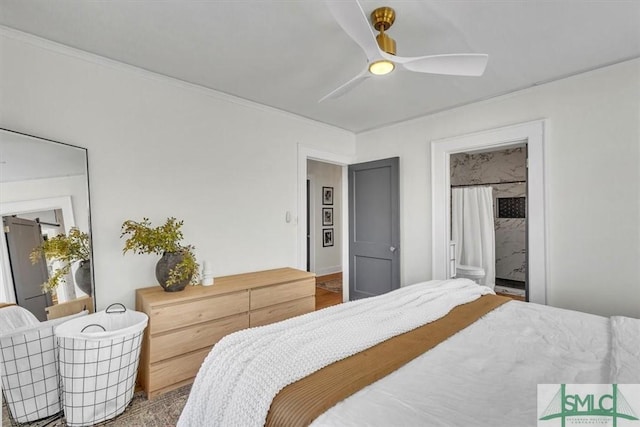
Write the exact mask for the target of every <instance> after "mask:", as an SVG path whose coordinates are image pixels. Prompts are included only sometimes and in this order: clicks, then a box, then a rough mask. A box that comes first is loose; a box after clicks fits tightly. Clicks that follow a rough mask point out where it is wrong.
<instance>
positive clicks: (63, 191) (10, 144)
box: [0, 128, 95, 321]
mask: <svg viewBox="0 0 640 427" xmlns="http://www.w3.org/2000/svg"><path fill="white" fill-rule="evenodd" d="M0 216H1V217H2V233H1V234H2V236H0V305H4V304H17V305H19V306H22V307H24V308H25V309H27V310H29V311H30V312H31V313H33V314H34V315H35V316H36V317H37V318H38V320H41V321H44V320H47V318H49V319H51V318H55V317H60V316H62V315H67V314H72V313H74V312H77V311H79V310H81V309H82V308H84V307H86V308H87V309H89V310H92V309H93V305H94V300H93V295H95V292H94V289H95V288H94V281H93V273H92V269H91V246H90V235H91V230H90V225H91V220H90V210H89V182H88V171H87V150H86V149H85V148H80V147H76V146H72V145H68V144H63V143H60V142H56V141H51V140H47V139H43V138H37V137H34V136H31V135H25V134H22V133H18V132H13V131H10V130H8V129H1V128H0ZM76 229H77V230H76ZM78 233H86V238H85V236H84V235H83V236H82V239H81V240H83V241H86V243H87V247H86V249H84V250H83V251H81V252H83V253H84V254H85V255H83V256H82V258H88V259H87V260H85V261H76V260H75V259H74V260H73V262H71V263H70V269H69V271H68V272H66V271H65V269H64V267H65V265H66V264H67V263H65V262H64V260H61V259H60V258H56V257H55V256H54V255H51V254H50V253H47V254H45V253H44V252H42V251H40V253H41V256H40V258H38V257H36V256H34V255H32V253H33V252H34V249H36V248H39V247H40V248H42V247H43V246H42V245H43V244H44V243H45V242H49V243H50V244H51V246H53V244H52V242H53V243H55V242H58V243H55V246H56V248H57V249H58V252H60V251H61V252H63V256H64V252H65V251H67V252H68V248H67V249H65V248H66V247H65V246H64V244H59V242H63V241H64V240H65V239H63V238H64V237H71V236H76V237H77V236H78V235H79V234H78ZM60 273H64V274H60ZM52 278H54V280H51V279H52ZM44 283H47V284H48V287H49V290H46V291H45V289H47V287H43V284H44ZM52 284H54V285H55V286H51V285H52Z"/></svg>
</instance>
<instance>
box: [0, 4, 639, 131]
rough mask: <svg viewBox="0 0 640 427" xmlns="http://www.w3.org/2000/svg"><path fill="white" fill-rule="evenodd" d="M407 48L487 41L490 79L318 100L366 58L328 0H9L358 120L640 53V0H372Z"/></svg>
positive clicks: (221, 77)
mask: <svg viewBox="0 0 640 427" xmlns="http://www.w3.org/2000/svg"><path fill="white" fill-rule="evenodd" d="M361 3H362V5H363V9H364V10H365V12H367V13H369V12H371V11H372V10H373V9H374V8H376V7H378V6H383V5H388V6H392V7H393V8H394V9H395V10H396V13H397V17H396V22H395V24H394V26H393V27H392V28H391V29H390V30H389V35H391V36H392V37H393V38H394V39H395V40H396V42H397V45H398V48H397V53H398V55H402V56H419V55H430V54H442V53H486V54H489V63H488V66H487V69H486V71H485V74H484V75H483V76H482V77H449V76H437V75H427V74H419V73H409V72H401V71H397V72H394V73H392V74H391V75H389V76H385V77H382V78H376V79H373V78H372V79H368V80H366V81H365V82H364V83H362V84H361V85H360V86H358V87H356V88H355V89H354V90H353V91H351V92H349V93H347V94H346V95H344V96H342V97H340V98H337V99H334V100H328V101H324V102H322V103H318V102H317V101H318V100H319V99H320V98H321V97H322V96H324V95H326V94H327V93H329V92H330V91H332V90H333V89H335V88H336V87H338V86H339V85H341V84H342V83H344V82H346V81H347V80H349V79H350V78H351V77H353V76H354V75H356V74H357V73H359V72H360V70H362V69H363V68H364V66H365V63H366V58H365V55H364V53H363V52H362V51H361V50H360V48H359V47H358V46H357V45H356V43H355V42H353V41H352V40H351V39H350V38H349V37H348V36H347V35H346V34H345V33H344V32H343V31H342V29H341V28H340V27H339V26H338V24H337V23H336V21H335V20H334V19H333V17H332V15H331V13H330V12H329V10H328V8H327V6H326V4H325V3H324V2H322V1H316V0H314V1H310V0H307V1H292V0H279V1H277V0H260V1H258V0H255V1H249V0H242V1H230V0H229V1H212V0H209V1H206V0H199V1H191V0H181V1H180V0H166V1H156V0H136V1H132V0H93V1H87V0H56V1H52V0H0V24H3V25H6V26H8V27H11V28H14V29H17V30H21V31H24V32H27V33H31V34H34V35H37V36H40V37H43V38H45V39H49V40H53V41H56V42H58V43H62V44H65V45H68V46H72V47H75V48H78V49H81V50H84V51H87V52H91V53H95V54H98V55H101V56H104V57H107V58H110V59H114V60H117V61H120V62H124V63H126V64H130V65H134V66H137V67H140V68H144V69H147V70H150V71H154V72H156V73H160V74H164V75H167V76H171V77H175V78H177V79H180V80H184V81H187V82H190V83H195V84H198V85H202V86H205V87H208V88H211V89H215V90H218V91H221V92H225V93H228V94H232V95H236V96H238V97H241V98H245V99H248V100H251V101H255V102H258V103H261V104H265V105H269V106H272V107H275V108H278V109H281V110H285V111H288V112H291V113H294V114H298V115H301V116H304V117H308V118H311V119H314V120H318V121H321V122H324V123H328V124H331V125H335V126H338V127H341V128H344V129H348V130H350V131H353V132H361V131H363V130H368V129H372V128H376V127H381V126H384V125H387V124H391V123H394V122H399V121H403V120H406V119H409V118H414V117H419V116H422V115H425V114H429V113H433V112H437V111H441V110H445V109H448V108H452V107H455V106H458V105H463V104H467V103H470V102H474V101H478V100H482V99H487V98H490V97H493V96H497V95H500V94H504V93H508V92H511V91H514V90H518V89H522V88H526V87H530V86H533V85H536V84H540V83H542V82H547V81H550V80H555V79H559V78H562V77H566V76H569V75H573V74H576V73H580V72H583V71H587V70H591V69H595V68H599V67H602V66H605V65H609V64H613V63H617V62H620V61H624V60H628V59H632V58H636V57H640V1H639V0H627V1H616V0H600V1H598V0H590V1H587V0H582V1H569V0H548V1H544V0H518V1H515V0H512V1H499V0H493V1H489V0H458V1H448V0H447V1H445V0H412V1H389V0H377V1H370V0H364V1H362V2H361Z"/></svg>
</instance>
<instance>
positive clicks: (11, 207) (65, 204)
mask: <svg viewBox="0 0 640 427" xmlns="http://www.w3.org/2000/svg"><path fill="white" fill-rule="evenodd" d="M0 133H11V134H14V135H17V136H20V137H26V138H29V139H32V140H33V141H34V142H40V143H42V142H44V143H53V144H58V145H63V146H66V147H70V148H77V149H80V150H83V152H84V162H85V164H84V170H85V177H86V190H87V225H88V230H87V234H88V235H89V251H90V259H91V288H92V295H91V297H92V299H93V309H94V310H95V307H96V281H95V273H94V262H93V258H94V256H93V236H92V227H91V187H90V185H89V183H90V181H89V150H88V149H87V148H84V147H79V146H77V145H73V144H67V143H65V142H60V141H55V140H53V139H48V138H42V137H39V136H35V135H30V134H27V133H23V132H17V131H14V130H11V129H7V128H3V127H0ZM53 209H61V210H62V211H63V215H64V218H65V228H66V230H65V232H68V230H69V229H70V228H71V227H73V226H75V225H76V221H75V220H76V218H75V216H74V214H73V207H72V202H71V196H69V195H67V196H58V197H49V198H41V199H36V200H33V199H30V200H20V201H11V202H3V201H2V198H1V197H0V216H8V215H14V214H19V213H25V212H37V211H42V210H53ZM67 221H68V222H67ZM0 237H1V240H2V242H0V247H1V249H2V256H0V263H1V264H2V265H1V266H0V267H2V270H3V271H2V274H3V276H4V277H3V279H11V282H12V281H13V278H12V277H11V276H10V273H9V274H7V273H8V269H9V268H10V265H9V263H8V248H7V243H6V238H5V236H4V229H2V230H1V231H0ZM5 270H6V271H7V273H5ZM14 286H15V285H14Z"/></svg>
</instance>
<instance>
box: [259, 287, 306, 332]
mask: <svg viewBox="0 0 640 427" xmlns="http://www.w3.org/2000/svg"><path fill="white" fill-rule="evenodd" d="M315 294H316V280H315V278H313V277H311V278H309V279H305V280H300V281H296V282H291V283H284V284H282V285H275V286H268V287H264V288H257V289H252V290H251V310H255V309H258V308H263V307H267V306H270V305H274V304H278V303H282V302H284V301H292V300H296V299H299V298H303V297H307V296H313V295H315ZM252 326H253V325H252Z"/></svg>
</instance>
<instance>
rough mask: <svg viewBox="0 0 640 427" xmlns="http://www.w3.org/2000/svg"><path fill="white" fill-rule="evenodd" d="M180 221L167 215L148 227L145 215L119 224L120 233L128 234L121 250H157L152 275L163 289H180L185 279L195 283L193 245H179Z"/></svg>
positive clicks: (196, 264) (149, 251)
mask: <svg viewBox="0 0 640 427" xmlns="http://www.w3.org/2000/svg"><path fill="white" fill-rule="evenodd" d="M183 223H184V221H178V220H176V219H175V218H173V217H172V218H168V219H167V221H166V222H165V223H164V225H161V226H158V227H152V226H151V221H149V218H143V219H142V221H140V222H136V221H131V220H127V221H125V222H124V223H123V224H122V234H121V235H120V237H121V238H122V237H124V236H128V238H127V241H126V242H125V244H124V249H123V250H122V252H123V253H127V252H128V251H133V252H135V253H138V254H151V253H154V254H157V255H162V258H160V260H159V261H158V263H157V264H156V279H158V282H159V283H160V286H162V287H163V288H164V290H165V291H167V292H176V291H182V290H183V289H184V288H185V287H186V286H187V285H188V284H189V283H194V284H195V283H197V279H198V268H199V266H198V263H197V261H196V257H195V255H194V253H193V249H194V247H193V246H191V245H187V246H183V245H182V244H181V243H180V242H181V241H182V239H183V236H182V231H181V230H180V229H181V227H182V224H183Z"/></svg>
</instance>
